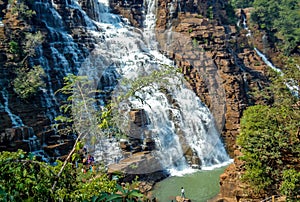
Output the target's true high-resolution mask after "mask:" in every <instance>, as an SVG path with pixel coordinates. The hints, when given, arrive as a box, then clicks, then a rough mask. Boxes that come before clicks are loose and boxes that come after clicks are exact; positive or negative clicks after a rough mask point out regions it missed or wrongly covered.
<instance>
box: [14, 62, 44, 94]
mask: <svg viewBox="0 0 300 202" xmlns="http://www.w3.org/2000/svg"><path fill="white" fill-rule="evenodd" d="M16 73H17V77H16V78H15V79H14V81H13V87H14V91H15V92H16V93H17V94H18V95H19V96H20V97H21V98H23V99H26V98H29V97H30V96H32V95H33V94H35V93H36V92H37V90H38V89H39V88H41V87H44V86H45V83H44V81H43V79H42V77H44V76H45V72H44V70H43V68H42V67H41V66H34V67H33V68H32V69H30V70H27V69H26V68H19V69H17V72H16Z"/></svg>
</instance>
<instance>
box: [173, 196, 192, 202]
mask: <svg viewBox="0 0 300 202" xmlns="http://www.w3.org/2000/svg"><path fill="white" fill-rule="evenodd" d="M175 200H176V202H191V200H190V199H188V198H182V197H181V196H176V199H175Z"/></svg>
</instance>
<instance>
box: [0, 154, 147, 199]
mask: <svg viewBox="0 0 300 202" xmlns="http://www.w3.org/2000/svg"><path fill="white" fill-rule="evenodd" d="M57 164H58V165H56V166H51V165H49V164H47V163H45V162H39V161H37V160H36V159H35V157H34V155H32V154H31V153H29V154H26V153H25V152H23V151H21V150H19V151H18V152H1V153H0V167H1V172H0V201H96V199H97V201H100V202H101V201H108V199H109V198H112V197H115V198H116V199H117V198H120V199H122V200H123V201H125V200H126V201H133V200H134V201H137V200H138V198H142V197H143V195H142V194H140V192H139V191H137V190H133V189H132V188H133V187H131V185H130V186H127V187H121V186H120V185H118V184H117V182H116V181H115V180H110V179H109V176H108V175H106V174H104V173H102V172H96V171H94V172H88V173H83V172H81V171H80V170H81V168H83V167H84V166H85V165H82V164H78V165H79V167H78V168H76V167H74V165H72V164H70V163H68V164H67V166H66V167H65V169H64V171H63V173H62V175H61V176H60V177H59V180H58V183H57V185H56V189H55V190H54V191H53V190H52V188H51V186H52V184H53V182H54V181H56V177H57V173H58V172H59V171H60V168H61V166H62V162H60V161H57ZM122 200H120V201H122ZM114 201H117V200H114Z"/></svg>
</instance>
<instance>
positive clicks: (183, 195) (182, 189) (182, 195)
mask: <svg viewBox="0 0 300 202" xmlns="http://www.w3.org/2000/svg"><path fill="white" fill-rule="evenodd" d="M181 198H183V199H184V198H185V194H184V188H183V187H181Z"/></svg>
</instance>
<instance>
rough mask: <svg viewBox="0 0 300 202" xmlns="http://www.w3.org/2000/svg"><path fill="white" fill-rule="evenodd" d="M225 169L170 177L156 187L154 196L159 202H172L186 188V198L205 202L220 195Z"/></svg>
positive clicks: (193, 201) (195, 201) (194, 201)
mask: <svg viewBox="0 0 300 202" xmlns="http://www.w3.org/2000/svg"><path fill="white" fill-rule="evenodd" d="M224 169H225V167H222V168H217V169H214V170H207V171H205V170H200V171H197V172H195V173H191V174H186V175H184V176H181V177H177V176H175V177H169V178H167V179H165V180H163V181H161V182H159V183H157V184H156V185H155V187H154V190H153V196H155V197H156V198H157V199H158V201H159V202H170V201H172V200H174V199H175V197H176V196H180V190H181V187H184V189H185V196H186V197H187V198H189V199H191V200H192V202H205V201H207V200H208V199H211V198H212V197H214V196H216V195H217V194H218V193H219V190H220V187H219V176H220V175H221V174H222V173H223V172H224ZM174 201H175V200H174Z"/></svg>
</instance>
